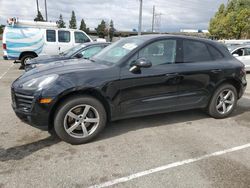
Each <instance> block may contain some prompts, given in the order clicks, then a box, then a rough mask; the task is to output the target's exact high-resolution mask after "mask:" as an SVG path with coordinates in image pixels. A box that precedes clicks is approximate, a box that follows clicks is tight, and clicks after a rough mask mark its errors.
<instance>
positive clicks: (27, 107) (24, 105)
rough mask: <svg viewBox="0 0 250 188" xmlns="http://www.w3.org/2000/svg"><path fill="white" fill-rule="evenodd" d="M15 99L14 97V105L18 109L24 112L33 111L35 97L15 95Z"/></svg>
mask: <svg viewBox="0 0 250 188" xmlns="http://www.w3.org/2000/svg"><path fill="white" fill-rule="evenodd" d="M13 97H14V100H13V101H14V102H13V104H15V105H16V108H17V109H19V110H21V111H24V112H30V111H31V109H32V105H33V101H34V97H33V96H29V95H23V94H18V93H15V94H14V96H13Z"/></svg>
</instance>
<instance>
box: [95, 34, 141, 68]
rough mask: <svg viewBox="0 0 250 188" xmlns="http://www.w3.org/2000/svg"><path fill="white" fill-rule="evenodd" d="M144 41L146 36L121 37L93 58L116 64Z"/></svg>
mask: <svg viewBox="0 0 250 188" xmlns="http://www.w3.org/2000/svg"><path fill="white" fill-rule="evenodd" d="M144 41H145V39H144V38H134V37H131V38H125V39H121V40H119V41H117V42H115V43H113V44H111V45H110V46H108V47H106V48H104V49H103V50H102V51H101V52H100V53H98V54H97V55H95V56H94V57H93V58H91V59H92V60H93V61H97V62H100V63H107V64H116V63H118V62H119V61H120V60H121V59H122V58H123V57H125V56H126V55H127V54H128V53H129V52H131V51H132V50H134V49H135V48H137V47H138V46H139V45H141V44H142V43H143V42H144Z"/></svg>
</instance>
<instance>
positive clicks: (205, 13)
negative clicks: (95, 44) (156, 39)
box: [0, 0, 227, 31]
mask: <svg viewBox="0 0 250 188" xmlns="http://www.w3.org/2000/svg"><path fill="white" fill-rule="evenodd" d="M226 2H227V0H143V21H142V22H143V25H142V26H143V28H142V29H143V30H150V29H151V25H152V9H153V5H155V7H156V13H157V14H158V15H159V14H160V13H161V14H162V15H161V16H157V19H156V22H158V24H156V27H158V28H160V30H161V31H179V30H180V29H207V28H208V22H209V20H210V18H211V17H212V16H213V15H214V13H215V12H216V11H217V9H218V7H219V5H220V4H221V3H226ZM39 7H40V10H41V12H42V14H43V16H44V18H45V13H44V0H39ZM47 7H48V19H49V21H56V20H57V19H58V17H59V15H60V14H62V15H63V18H64V21H65V22H66V23H67V25H68V21H69V19H70V15H71V11H72V10H74V11H75V13H76V17H77V24H78V25H79V24H80V20H81V19H82V18H84V20H85V22H86V24H87V26H88V27H90V28H95V27H96V26H97V24H99V23H100V21H101V20H102V19H104V20H105V21H109V20H111V19H113V21H114V24H115V28H116V29H117V30H129V31H130V30H132V29H133V28H135V29H137V28H138V14H139V13H138V11H139V0H47ZM36 14H37V10H36V0H0V24H5V23H6V20H7V18H9V17H18V18H19V19H25V20H33V19H34V17H35V16H36Z"/></svg>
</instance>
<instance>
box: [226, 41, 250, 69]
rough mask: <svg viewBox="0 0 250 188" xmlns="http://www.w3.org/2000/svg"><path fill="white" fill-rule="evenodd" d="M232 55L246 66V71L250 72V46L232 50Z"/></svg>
mask: <svg viewBox="0 0 250 188" xmlns="http://www.w3.org/2000/svg"><path fill="white" fill-rule="evenodd" d="M230 52H231V54H232V55H233V56H234V57H236V58H237V59H238V60H240V61H241V62H242V63H244V64H245V67H246V71H250V45H240V46H236V47H235V48H233V49H231V50H230Z"/></svg>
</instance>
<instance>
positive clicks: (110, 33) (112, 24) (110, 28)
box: [109, 20, 115, 42]
mask: <svg viewBox="0 0 250 188" xmlns="http://www.w3.org/2000/svg"><path fill="white" fill-rule="evenodd" d="M114 34H115V28H114V22H113V20H111V21H110V24H109V40H110V42H112V40H113V37H114Z"/></svg>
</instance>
